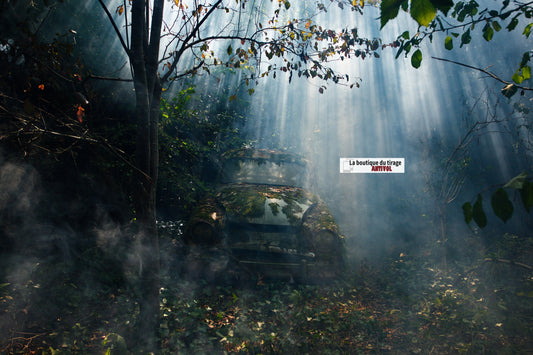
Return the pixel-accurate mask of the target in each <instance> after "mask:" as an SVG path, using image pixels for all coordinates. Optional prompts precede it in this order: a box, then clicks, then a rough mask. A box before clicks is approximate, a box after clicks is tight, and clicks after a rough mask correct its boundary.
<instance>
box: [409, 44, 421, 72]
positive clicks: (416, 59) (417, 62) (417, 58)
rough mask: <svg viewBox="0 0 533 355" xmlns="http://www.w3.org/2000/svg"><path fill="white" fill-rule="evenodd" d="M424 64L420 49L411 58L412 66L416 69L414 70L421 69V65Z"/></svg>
mask: <svg viewBox="0 0 533 355" xmlns="http://www.w3.org/2000/svg"><path fill="white" fill-rule="evenodd" d="M421 63H422V51H421V50H420V49H417V50H416V51H415V52H414V53H413V56H412V57H411V65H412V66H413V67H414V68H417V69H418V68H419V67H420V64H421Z"/></svg>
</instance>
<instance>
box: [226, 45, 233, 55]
mask: <svg viewBox="0 0 533 355" xmlns="http://www.w3.org/2000/svg"><path fill="white" fill-rule="evenodd" d="M227 52H228V55H231V53H233V48H231V44H230V45H229V46H228V50H227Z"/></svg>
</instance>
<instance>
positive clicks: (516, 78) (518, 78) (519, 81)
mask: <svg viewBox="0 0 533 355" xmlns="http://www.w3.org/2000/svg"><path fill="white" fill-rule="evenodd" d="M511 79H513V81H514V82H515V83H517V84H522V81H524V77H523V76H522V75H520V71H519V70H517V71H516V72H515V73H514V74H513V76H512V77H511Z"/></svg>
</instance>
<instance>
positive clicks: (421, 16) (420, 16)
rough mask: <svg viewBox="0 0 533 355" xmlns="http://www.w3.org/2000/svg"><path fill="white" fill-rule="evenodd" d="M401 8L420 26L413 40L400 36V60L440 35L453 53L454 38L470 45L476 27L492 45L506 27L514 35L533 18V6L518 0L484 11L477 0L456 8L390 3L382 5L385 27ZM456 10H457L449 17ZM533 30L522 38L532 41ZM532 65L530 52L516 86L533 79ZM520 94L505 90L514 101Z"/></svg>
mask: <svg viewBox="0 0 533 355" xmlns="http://www.w3.org/2000/svg"><path fill="white" fill-rule="evenodd" d="M400 8H402V9H403V10H404V11H407V10H408V8H409V13H410V14H411V17H412V18H413V20H414V21H415V22H416V23H417V24H418V26H419V31H417V33H416V34H415V35H414V36H413V37H406V36H405V34H406V32H404V33H402V34H401V35H399V36H398V38H397V42H396V43H397V45H395V46H394V47H398V52H397V55H396V57H399V55H400V53H405V55H406V56H407V54H408V53H409V51H410V49H411V47H413V46H414V47H416V48H418V46H419V45H420V43H422V41H423V40H424V39H425V38H429V40H430V41H432V40H433V35H434V34H435V33H437V32H443V33H445V34H446V36H445V38H444V47H445V48H446V49H447V50H452V49H453V37H456V38H457V37H460V47H463V46H465V45H468V44H470V42H471V41H472V35H473V34H474V33H475V32H474V28H475V27H476V25H483V29H482V31H481V32H480V33H481V36H482V37H483V38H484V39H485V41H487V42H490V41H492V39H493V38H494V35H495V33H496V32H499V31H500V30H501V29H502V26H505V28H506V29H507V31H509V32H510V31H514V30H515V29H516V28H517V27H518V25H519V24H520V21H524V19H526V20H527V19H531V18H532V17H533V4H532V3H521V2H519V1H517V0H513V1H511V0H506V1H503V2H502V4H501V7H500V8H499V9H498V10H496V9H491V8H489V7H487V8H482V7H481V5H480V4H479V3H478V2H477V1H475V0H467V1H458V2H456V3H455V4H454V3H453V2H452V1H450V0H446V1H432V0H410V1H408V0H404V1H398V0H387V1H382V2H381V6H380V9H381V27H383V26H385V25H386V24H387V23H388V22H389V21H390V20H393V19H395V18H396V17H397V16H398V12H399V9H400ZM452 8H453V10H452V11H451V13H449V11H450V10H451V9H452ZM439 11H440V13H439ZM532 28H533V24H532V23H528V24H527V25H526V26H525V27H524V29H523V31H522V35H524V36H525V37H526V38H529V36H530V34H531V29H532ZM413 57H415V58H413ZM413 57H411V63H412V64H413V67H415V68H418V67H420V62H421V55H420V54H419V53H418V51H416V52H415V54H413ZM529 61H530V52H529V50H528V51H526V52H525V53H524V54H523V57H522V61H521V62H520V65H519V67H518V68H517V70H516V72H515V73H514V75H513V76H512V80H513V81H514V82H515V83H516V84H521V83H522V82H523V81H524V80H528V79H530V78H531V69H530V66H529V65H528V64H529ZM415 64H416V65H415ZM516 92H517V88H516V87H515V86H509V85H508V86H506V87H505V88H504V89H503V90H502V94H503V95H505V96H506V97H512V96H513V95H514V94H515V93H516Z"/></svg>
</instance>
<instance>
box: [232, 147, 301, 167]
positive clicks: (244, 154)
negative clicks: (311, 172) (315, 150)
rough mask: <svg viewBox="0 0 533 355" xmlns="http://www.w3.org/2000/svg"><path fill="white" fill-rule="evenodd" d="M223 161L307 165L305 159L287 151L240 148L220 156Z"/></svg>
mask: <svg viewBox="0 0 533 355" xmlns="http://www.w3.org/2000/svg"><path fill="white" fill-rule="evenodd" d="M222 159H223V160H230V159H251V160H267V161H272V162H278V163H296V164H300V165H308V162H307V160H306V159H304V158H303V157H302V156H300V155H298V154H294V153H290V152H287V151H281V150H274V149H258V148H240V149H232V150H229V151H227V152H225V153H224V154H222Z"/></svg>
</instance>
